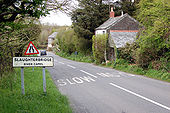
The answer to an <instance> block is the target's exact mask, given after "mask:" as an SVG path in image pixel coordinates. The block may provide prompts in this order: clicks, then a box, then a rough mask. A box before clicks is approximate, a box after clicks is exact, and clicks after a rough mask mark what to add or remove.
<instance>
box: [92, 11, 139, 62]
mask: <svg viewBox="0 0 170 113" xmlns="http://www.w3.org/2000/svg"><path fill="white" fill-rule="evenodd" d="M138 31H139V22H138V21H137V20H135V19H134V18H132V17H131V16H130V15H128V14H127V13H126V14H123V12H122V15H121V16H117V17H115V16H114V11H113V8H111V12H110V18H109V19H108V20H107V21H105V22H104V23H103V24H102V25H100V26H99V27H97V28H96V31H95V35H98V34H108V35H109V36H108V37H109V38H108V44H109V45H108V46H109V50H108V51H107V59H108V60H113V59H114V47H116V48H122V47H124V46H125V45H126V43H129V44H131V43H133V42H134V41H135V38H136V36H137V34H138Z"/></svg>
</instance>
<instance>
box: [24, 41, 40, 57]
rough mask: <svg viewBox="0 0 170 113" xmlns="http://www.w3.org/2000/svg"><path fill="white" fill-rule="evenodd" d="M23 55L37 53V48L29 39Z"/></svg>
mask: <svg viewBox="0 0 170 113" xmlns="http://www.w3.org/2000/svg"><path fill="white" fill-rule="evenodd" d="M24 54H25V55H33V54H39V51H38V50H37V48H36V47H35V46H34V44H33V43H32V41H30V43H29V44H28V47H27V49H26V51H25V53H24Z"/></svg>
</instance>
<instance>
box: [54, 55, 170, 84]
mask: <svg viewBox="0 0 170 113" xmlns="http://www.w3.org/2000/svg"><path fill="white" fill-rule="evenodd" d="M56 54H57V55H59V56H61V57H64V58H67V59H70V60H74V61H80V62H87V63H94V60H93V56H85V55H83V54H78V55H75V54H71V55H69V54H67V53H62V52H57V53H56ZM99 66H104V67H109V68H114V69H117V70H120V71H124V72H128V73H132V74H138V75H144V76H147V77H150V78H154V79H158V80H163V81H167V82H170V73H168V72H166V71H162V70H154V69H143V68H140V67H138V66H137V65H132V64H129V63H127V62H126V61H125V60H122V59H118V60H117V62H116V64H115V63H114V62H109V63H107V64H105V63H103V64H99Z"/></svg>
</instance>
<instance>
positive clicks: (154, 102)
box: [109, 83, 170, 111]
mask: <svg viewBox="0 0 170 113" xmlns="http://www.w3.org/2000/svg"><path fill="white" fill-rule="evenodd" d="M109 84H110V85H112V86H115V87H117V88H119V89H121V90H124V91H126V92H128V93H130V94H133V95H135V96H137V97H140V98H142V99H144V100H146V101H149V102H151V103H153V104H156V105H158V106H160V107H162V108H165V109H167V110H169V111H170V108H169V107H167V106H165V105H162V104H160V103H158V102H156V101H153V100H151V99H149V98H146V97H144V96H142V95H139V94H137V93H134V92H132V91H130V90H128V89H125V88H123V87H120V86H118V85H116V84H113V83H109Z"/></svg>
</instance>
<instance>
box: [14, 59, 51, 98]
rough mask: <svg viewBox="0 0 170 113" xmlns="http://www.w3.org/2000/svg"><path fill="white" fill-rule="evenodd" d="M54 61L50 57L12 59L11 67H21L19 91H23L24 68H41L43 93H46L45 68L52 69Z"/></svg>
mask: <svg viewBox="0 0 170 113" xmlns="http://www.w3.org/2000/svg"><path fill="white" fill-rule="evenodd" d="M53 66H54V59H53V57H51V56H42V57H13V67H21V89H22V94H23V95H24V94H25V89H24V67H43V91H44V93H46V78H45V67H53Z"/></svg>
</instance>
